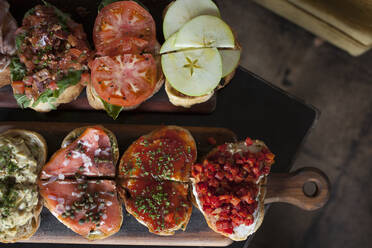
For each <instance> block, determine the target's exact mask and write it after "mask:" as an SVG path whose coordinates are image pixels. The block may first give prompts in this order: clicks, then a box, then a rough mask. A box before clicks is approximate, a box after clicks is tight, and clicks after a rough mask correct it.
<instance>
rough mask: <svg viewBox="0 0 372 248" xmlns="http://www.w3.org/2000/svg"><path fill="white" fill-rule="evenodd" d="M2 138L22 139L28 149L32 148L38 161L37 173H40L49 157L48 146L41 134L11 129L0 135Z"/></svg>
mask: <svg viewBox="0 0 372 248" xmlns="http://www.w3.org/2000/svg"><path fill="white" fill-rule="evenodd" d="M0 136H7V137H20V138H22V139H23V140H24V141H25V143H26V145H27V147H29V148H30V151H31V153H32V156H33V157H34V158H35V159H36V161H37V167H38V170H37V171H38V172H40V170H41V168H42V167H43V166H44V164H45V161H46V158H47V155H48V146H47V143H46V141H45V139H44V137H43V136H41V135H40V134H39V133H36V132H33V131H29V130H24V129H9V130H7V131H5V132H4V133H2V134H0ZM31 148H32V149H31Z"/></svg>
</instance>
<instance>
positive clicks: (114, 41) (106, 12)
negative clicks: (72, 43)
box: [93, 1, 156, 56]
mask: <svg viewBox="0 0 372 248" xmlns="http://www.w3.org/2000/svg"><path fill="white" fill-rule="evenodd" d="M93 40H94V45H95V47H96V49H97V53H98V54H100V55H109V56H113V55H118V54H122V53H116V54H115V53H114V52H112V50H113V51H120V50H123V51H125V52H126V53H138V51H141V52H149V51H151V50H152V48H151V46H153V45H154V42H153V41H154V40H156V26H155V21H154V19H153V18H152V16H151V14H150V13H149V12H148V11H147V10H145V9H144V8H143V7H141V6H140V5H139V4H137V3H136V2H133V1H120V2H115V3H112V4H109V5H107V6H106V7H104V8H103V9H102V10H101V11H100V12H99V14H98V16H97V18H96V21H95V24H94V29H93ZM128 43H129V44H128ZM123 44H124V45H123Z"/></svg>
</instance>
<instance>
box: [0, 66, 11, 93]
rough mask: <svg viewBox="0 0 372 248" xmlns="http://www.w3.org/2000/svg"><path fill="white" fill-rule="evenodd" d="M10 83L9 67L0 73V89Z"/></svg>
mask: <svg viewBox="0 0 372 248" xmlns="http://www.w3.org/2000/svg"><path fill="white" fill-rule="evenodd" d="M10 83H11V82H10V69H9V66H8V67H7V68H5V70H3V71H2V72H0V88H2V87H4V86H6V85H9V84H10Z"/></svg>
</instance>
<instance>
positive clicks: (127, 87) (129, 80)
mask: <svg viewBox="0 0 372 248" xmlns="http://www.w3.org/2000/svg"><path fill="white" fill-rule="evenodd" d="M90 69H91V80H92V84H93V86H94V89H95V91H96V92H97V94H98V95H99V96H100V97H101V98H102V99H103V100H105V101H106V102H108V103H110V104H113V105H117V106H123V107H125V106H135V105H138V104H140V103H142V102H143V101H145V100H146V99H147V98H148V97H149V96H151V94H152V93H153V91H154V88H155V86H156V82H157V70H156V62H155V59H154V57H153V56H152V55H151V54H144V55H132V54H124V55H119V56H115V57H113V58H111V57H107V56H105V57H100V58H96V59H95V60H94V61H93V62H92V63H91V64H90Z"/></svg>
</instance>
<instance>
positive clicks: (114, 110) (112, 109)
mask: <svg viewBox="0 0 372 248" xmlns="http://www.w3.org/2000/svg"><path fill="white" fill-rule="evenodd" d="M100 99H101V101H102V103H103V106H104V107H105V110H106V112H107V114H108V115H109V116H111V117H112V119H114V120H116V119H117V118H118V116H119V114H120V112H121V111H122V110H123V107H121V106H116V105H112V104H110V103H108V102H106V101H105V100H103V99H102V98H100Z"/></svg>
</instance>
